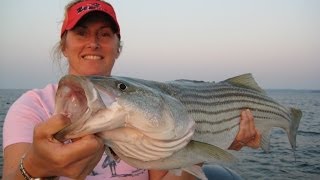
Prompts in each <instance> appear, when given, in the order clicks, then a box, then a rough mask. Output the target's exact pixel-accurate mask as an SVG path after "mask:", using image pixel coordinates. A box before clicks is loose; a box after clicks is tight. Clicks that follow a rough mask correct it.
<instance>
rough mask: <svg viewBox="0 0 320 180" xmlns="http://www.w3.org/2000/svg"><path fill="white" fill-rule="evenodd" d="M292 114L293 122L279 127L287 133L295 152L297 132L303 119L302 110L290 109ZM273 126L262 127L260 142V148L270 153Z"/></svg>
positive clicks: (264, 125)
mask: <svg viewBox="0 0 320 180" xmlns="http://www.w3.org/2000/svg"><path fill="white" fill-rule="evenodd" d="M289 111H290V114H291V121H290V122H289V124H288V126H278V127H281V128H283V129H285V131H286V132H287V135H288V139H289V142H290V144H291V147H292V149H293V151H294V150H295V148H296V136H297V131H298V127H299V123H300V119H301V117H302V112H301V110H300V109H296V108H290V109H289ZM272 128H273V126H271V125H270V124H263V125H262V127H261V129H260V130H261V141H260V147H261V148H262V149H263V150H264V151H265V152H269V148H270V132H271V129H272Z"/></svg>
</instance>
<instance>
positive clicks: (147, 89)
mask: <svg viewBox="0 0 320 180" xmlns="http://www.w3.org/2000/svg"><path fill="white" fill-rule="evenodd" d="M90 81H91V82H92V83H93V84H94V85H95V88H96V90H97V91H98V92H99V95H100V97H101V99H102V101H103V102H104V104H105V105H106V106H107V108H110V107H111V106H113V104H114V102H113V103H110V102H109V101H110V94H112V96H113V97H114V100H115V101H116V103H117V105H118V106H120V107H121V108H122V110H123V111H125V112H126V114H127V117H126V120H125V126H127V127H132V128H136V129H138V130H139V131H140V132H143V134H145V135H148V136H152V137H153V138H157V139H169V138H172V137H178V136H180V134H181V133H182V132H179V131H183V133H185V131H186V127H187V126H188V127H190V126H189V125H190V123H189V122H190V121H192V120H190V118H189V117H188V116H187V112H186V111H185V109H184V107H183V105H182V104H181V103H180V102H179V101H178V100H176V99H174V98H173V97H171V96H170V95H168V94H166V93H164V92H162V91H160V90H159V89H157V88H156V87H154V86H152V82H148V81H144V80H139V79H133V78H127V77H116V76H113V77H90ZM182 118H183V119H182ZM180 127H181V128H180ZM180 129H181V130H180ZM158 132H161V134H162V135H161V136H162V137H160V136H159V137H156V133H158ZM169 132H174V133H175V134H173V133H169ZM183 133H182V134H183ZM165 134H166V135H165Z"/></svg>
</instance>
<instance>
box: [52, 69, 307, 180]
mask: <svg viewBox="0 0 320 180" xmlns="http://www.w3.org/2000/svg"><path fill="white" fill-rule="evenodd" d="M244 109H250V110H251V111H252V113H253V115H254V118H255V125H256V127H257V128H258V129H259V131H260V132H261V133H262V141H261V147H262V148H263V149H264V150H266V151H268V149H269V133H270V130H271V128H273V127H280V128H282V129H284V130H285V131H286V132H287V135H288V138H289V142H290V144H291V146H292V148H293V149H295V146H296V134H297V129H298V126H299V122H300V118H301V114H302V113H301V111H300V110H298V109H295V108H287V107H284V106H282V105H280V104H279V103H277V102H275V101H274V100H273V99H272V98H270V97H268V96H267V94H266V93H265V92H264V91H263V90H262V89H261V88H260V87H259V86H258V85H257V83H256V82H255V80H254V79H253V77H252V75H251V74H244V75H240V76H237V77H233V78H230V79H227V80H225V81H221V82H219V83H214V82H203V81H192V80H176V81H169V82H156V81H148V80H142V79H135V78H128V77H115V76H113V77H103V76H89V77H84V76H74V75H67V76H65V77H63V78H62V79H61V80H60V82H59V87H58V90H57V94H56V109H55V113H62V114H65V115H67V116H69V117H70V119H71V121H72V123H71V124H70V125H69V126H67V127H65V128H64V129H62V130H61V131H59V132H58V133H57V134H56V135H55V137H56V138H57V139H58V140H61V141H64V140H67V139H72V138H77V137H81V136H83V135H86V134H96V135H97V136H99V137H101V138H102V139H103V140H104V142H105V144H106V145H107V149H106V150H108V152H109V154H110V155H111V154H112V153H110V149H111V150H112V151H113V152H114V153H115V154H116V155H117V156H119V157H120V158H121V159H123V160H124V161H126V162H127V163H128V164H130V165H132V166H135V167H137V168H143V169H169V170H170V169H183V170H185V171H188V172H189V173H192V174H194V175H196V176H198V177H199V178H203V179H205V176H203V175H204V174H203V172H202V171H201V169H200V170H199V169H198V168H197V167H196V166H193V165H194V164H199V163H203V162H208V163H210V162H217V161H220V162H230V161H233V160H234V157H233V156H232V154H230V153H229V152H227V151H226V150H227V148H228V147H229V146H230V144H231V143H232V142H233V140H234V139H235V137H236V135H237V133H238V131H239V121H240V112H241V111H242V110H244ZM109 148H110V149H109Z"/></svg>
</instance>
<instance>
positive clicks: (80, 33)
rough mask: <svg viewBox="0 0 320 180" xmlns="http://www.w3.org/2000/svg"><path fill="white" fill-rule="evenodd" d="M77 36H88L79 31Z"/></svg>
mask: <svg viewBox="0 0 320 180" xmlns="http://www.w3.org/2000/svg"><path fill="white" fill-rule="evenodd" d="M77 34H78V35H79V36H85V35H86V32H85V31H78V32H77Z"/></svg>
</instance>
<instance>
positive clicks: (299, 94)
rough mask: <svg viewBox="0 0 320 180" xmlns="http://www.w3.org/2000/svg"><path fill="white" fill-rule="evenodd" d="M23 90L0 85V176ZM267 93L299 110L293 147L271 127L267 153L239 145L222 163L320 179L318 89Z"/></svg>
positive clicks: (249, 175)
mask: <svg viewBox="0 0 320 180" xmlns="http://www.w3.org/2000/svg"><path fill="white" fill-rule="evenodd" d="M25 91H26V90H4V89H0V126H1V136H0V138H1V153H0V169H1V172H0V178H1V177H2V167H3V161H2V154H3V153H2V125H3V120H4V118H5V116H6V113H7V111H8V109H9V107H10V106H11V104H12V103H13V102H14V101H15V99H17V98H18V97H19V96H20V95H21V94H22V93H23V92H25ZM267 93H268V94H269V95H270V96H271V97H273V98H274V99H275V100H277V101H278V102H280V103H281V104H283V105H286V106H292V107H298V108H300V109H301V110H302V112H303V116H302V119H301V122H300V127H299V130H298V134H297V149H296V151H295V152H293V151H292V150H291V147H290V144H289V141H288V138H287V135H286V133H285V132H284V131H283V130H282V129H274V130H272V133H271V143H270V152H269V153H265V152H264V151H263V150H261V149H250V148H243V149H242V150H241V151H238V152H235V153H234V154H235V155H236V157H237V158H238V162H237V163H235V164H227V165H225V166H226V167H229V168H230V169H232V170H234V171H235V172H237V173H238V174H239V175H240V176H241V177H243V178H244V179H279V180H286V179H308V180H309V179H314V180H316V179H317V180H318V179H320V90H319V91H314V90H267Z"/></svg>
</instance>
